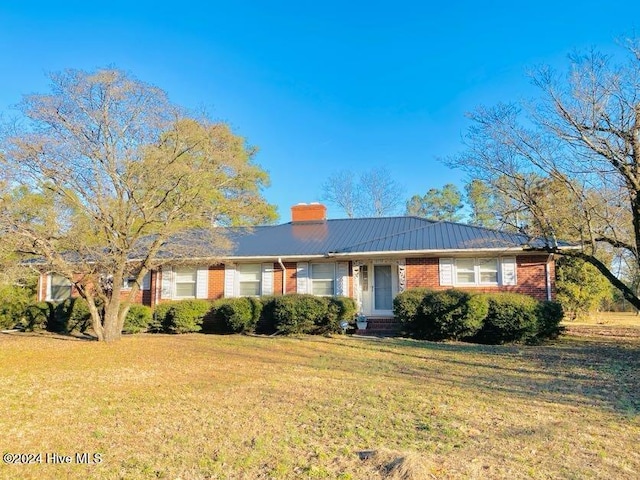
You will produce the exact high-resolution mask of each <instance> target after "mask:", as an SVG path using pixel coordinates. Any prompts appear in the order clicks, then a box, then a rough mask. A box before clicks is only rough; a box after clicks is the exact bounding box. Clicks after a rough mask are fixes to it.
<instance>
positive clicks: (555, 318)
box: [536, 301, 565, 340]
mask: <svg viewBox="0 0 640 480" xmlns="http://www.w3.org/2000/svg"><path fill="white" fill-rule="evenodd" d="M536 316H537V318H538V332H537V334H536V337H537V338H538V339H540V340H544V339H548V338H551V339H554V338H558V336H560V334H561V333H562V332H563V331H564V329H565V328H564V327H562V326H560V322H561V321H562V319H563V318H564V309H563V308H562V304H561V303H560V302H553V301H545V302H540V303H539V304H538V308H537V310H536Z"/></svg>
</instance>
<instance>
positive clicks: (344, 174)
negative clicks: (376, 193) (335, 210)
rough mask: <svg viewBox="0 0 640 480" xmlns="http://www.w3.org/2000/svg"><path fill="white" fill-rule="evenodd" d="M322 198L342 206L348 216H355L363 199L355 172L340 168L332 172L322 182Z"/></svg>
mask: <svg viewBox="0 0 640 480" xmlns="http://www.w3.org/2000/svg"><path fill="white" fill-rule="evenodd" d="M321 198H322V199H323V200H325V201H327V202H329V203H331V204H333V205H335V206H337V207H340V208H341V209H342V210H344V213H345V214H346V215H347V217H348V218H353V217H355V216H356V209H357V208H358V207H359V205H360V203H361V201H360V190H359V186H358V184H357V183H356V181H355V176H354V174H353V172H351V171H349V170H340V171H338V172H334V173H332V174H331V175H330V176H329V178H327V180H326V181H325V182H324V183H323V184H322V197H321Z"/></svg>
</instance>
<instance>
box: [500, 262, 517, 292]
mask: <svg viewBox="0 0 640 480" xmlns="http://www.w3.org/2000/svg"><path fill="white" fill-rule="evenodd" d="M501 263H502V285H517V281H518V278H517V274H516V272H517V268H516V258H515V257H505V258H503V259H502V261H501Z"/></svg>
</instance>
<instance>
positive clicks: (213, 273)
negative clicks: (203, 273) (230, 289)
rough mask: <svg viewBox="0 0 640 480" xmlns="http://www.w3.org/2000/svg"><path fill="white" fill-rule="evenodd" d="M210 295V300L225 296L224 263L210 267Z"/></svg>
mask: <svg viewBox="0 0 640 480" xmlns="http://www.w3.org/2000/svg"><path fill="white" fill-rule="evenodd" d="M208 292H209V293H208V296H207V298H209V299H210V300H217V299H218V298H222V297H224V265H211V266H210V267H209V285H208Z"/></svg>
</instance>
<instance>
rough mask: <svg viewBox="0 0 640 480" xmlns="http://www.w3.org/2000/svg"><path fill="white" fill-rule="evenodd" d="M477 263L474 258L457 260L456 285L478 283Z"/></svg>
mask: <svg viewBox="0 0 640 480" xmlns="http://www.w3.org/2000/svg"><path fill="white" fill-rule="evenodd" d="M475 264H476V261H475V259H474V258H458V259H457V260H456V283H476V273H475Z"/></svg>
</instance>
